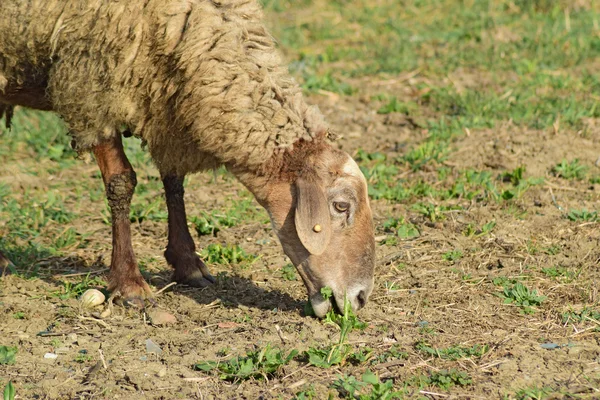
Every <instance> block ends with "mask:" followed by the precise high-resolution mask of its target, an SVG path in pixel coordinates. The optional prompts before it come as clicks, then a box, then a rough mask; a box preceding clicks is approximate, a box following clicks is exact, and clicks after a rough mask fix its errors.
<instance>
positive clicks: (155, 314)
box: [148, 310, 177, 325]
mask: <svg viewBox="0 0 600 400" xmlns="http://www.w3.org/2000/svg"><path fill="white" fill-rule="evenodd" d="M148 317H150V320H151V321H152V324H154V325H169V324H175V323H177V318H176V317H175V316H174V315H173V314H170V313H168V312H166V311H162V310H150V311H148Z"/></svg>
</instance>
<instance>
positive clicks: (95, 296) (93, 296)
mask: <svg viewBox="0 0 600 400" xmlns="http://www.w3.org/2000/svg"><path fill="white" fill-rule="evenodd" d="M104 300H106V297H105V296H104V293H102V292H101V291H99V290H97V289H88V290H86V291H85V292H84V293H83V294H82V295H81V297H80V298H79V301H81V305H83V306H84V307H87V308H92V307H96V306H99V305H100V304H102V303H104Z"/></svg>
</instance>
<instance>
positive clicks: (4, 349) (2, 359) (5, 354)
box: [0, 346, 18, 365]
mask: <svg viewBox="0 0 600 400" xmlns="http://www.w3.org/2000/svg"><path fill="white" fill-rule="evenodd" d="M17 350H18V349H17V348H16V347H8V346H0V365H2V364H5V365H12V364H14V363H15V361H16V359H15V355H16V354H17Z"/></svg>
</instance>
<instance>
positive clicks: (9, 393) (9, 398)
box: [2, 382, 16, 400]
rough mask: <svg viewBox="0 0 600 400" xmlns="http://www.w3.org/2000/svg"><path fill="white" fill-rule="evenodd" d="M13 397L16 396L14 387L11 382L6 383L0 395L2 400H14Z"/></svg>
mask: <svg viewBox="0 0 600 400" xmlns="http://www.w3.org/2000/svg"><path fill="white" fill-rule="evenodd" d="M15 395H16V390H15V387H14V386H13V384H12V382H8V383H7V384H6V387H5V388H4V391H3V393H2V398H3V400H14V398H15Z"/></svg>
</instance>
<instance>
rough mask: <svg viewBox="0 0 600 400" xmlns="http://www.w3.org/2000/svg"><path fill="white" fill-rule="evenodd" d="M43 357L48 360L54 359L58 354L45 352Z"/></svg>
mask: <svg viewBox="0 0 600 400" xmlns="http://www.w3.org/2000/svg"><path fill="white" fill-rule="evenodd" d="M44 358H46V359H48V360H56V359H57V358H58V355H57V354H54V353H46V354H44Z"/></svg>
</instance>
